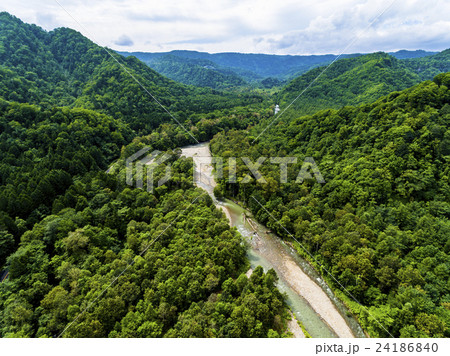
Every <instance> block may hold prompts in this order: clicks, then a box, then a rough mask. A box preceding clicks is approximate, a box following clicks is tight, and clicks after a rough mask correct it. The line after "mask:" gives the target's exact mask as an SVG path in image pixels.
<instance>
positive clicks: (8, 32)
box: [0, 12, 261, 132]
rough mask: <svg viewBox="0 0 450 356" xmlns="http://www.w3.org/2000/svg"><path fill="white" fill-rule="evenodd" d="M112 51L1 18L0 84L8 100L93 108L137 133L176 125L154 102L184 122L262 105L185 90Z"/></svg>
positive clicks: (74, 35)
mask: <svg viewBox="0 0 450 356" xmlns="http://www.w3.org/2000/svg"><path fill="white" fill-rule="evenodd" d="M109 51H110V53H111V54H112V56H113V57H114V58H112V57H111V56H110V55H109V54H108V53H107V52H106V51H105V50H104V49H103V48H101V47H99V46H97V45H95V44H94V43H93V42H91V41H90V40H89V39H87V38H85V37H84V36H82V35H81V34H80V33H78V32H76V31H74V30H71V29H67V28H60V29H56V30H54V31H51V32H46V31H44V30H43V29H41V28H39V27H37V26H35V25H28V24H24V23H23V22H22V21H21V20H19V19H17V18H16V17H14V16H12V15H9V14H8V13H5V12H3V13H0V63H1V66H0V80H1V81H2V91H3V93H4V94H5V99H7V100H12V101H18V102H22V103H35V104H37V103H39V104H40V105H44V104H46V105H64V106H72V107H82V108H87V109H92V110H96V111H99V112H103V113H105V114H108V115H112V116H115V117H118V118H121V119H123V120H124V121H125V122H127V123H129V124H130V125H131V127H132V128H133V129H135V130H137V131H139V132H148V131H149V130H151V129H153V128H156V127H158V126H159V125H160V124H161V123H163V122H174V120H173V118H172V117H171V116H170V115H169V114H168V113H167V112H166V111H165V110H164V109H162V108H161V106H160V105H159V104H158V103H157V102H156V101H155V100H154V98H156V99H157V100H158V101H159V102H160V103H161V104H162V105H164V106H165V107H166V108H167V109H168V110H169V111H170V112H172V113H173V114H174V115H175V116H177V117H178V118H176V119H177V120H178V121H182V122H184V121H185V120H186V119H188V118H189V116H190V115H191V114H193V113H200V112H210V111H214V110H216V109H224V108H231V107H235V106H239V105H246V104H249V103H254V102H258V101H261V98H257V97H256V96H255V95H254V94H251V95H244V94H239V95H232V94H227V95H223V94H222V93H219V92H216V91H213V90H212V89H209V88H194V87H190V86H186V85H182V84H179V83H176V82H174V81H172V80H170V79H168V78H166V77H164V76H162V75H160V74H159V73H157V72H155V71H154V70H152V69H150V68H149V67H148V66H146V65H145V64H144V63H142V62H140V61H139V60H137V59H136V58H132V57H131V58H123V57H122V56H119V55H117V54H115V52H114V51H111V50H109ZM119 63H120V64H119ZM122 66H124V67H126V68H127V70H128V72H129V73H131V74H132V75H133V76H134V78H132V77H131V76H130V75H129V73H126V72H125V71H124V69H123V67H122ZM135 79H137V80H138V81H139V82H140V84H139V83H137V82H136V80H135ZM141 85H142V86H141ZM144 88H145V89H144ZM146 91H148V93H147V92H146ZM149 93H150V94H151V95H152V96H153V97H154V98H152V97H151V96H150V95H149Z"/></svg>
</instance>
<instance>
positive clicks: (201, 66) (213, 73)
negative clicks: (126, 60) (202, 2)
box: [151, 55, 247, 89]
mask: <svg viewBox="0 0 450 356" xmlns="http://www.w3.org/2000/svg"><path fill="white" fill-rule="evenodd" d="M151 67H152V68H153V69H154V70H156V71H157V72H158V73H160V74H162V75H164V76H166V77H168V78H170V79H173V80H175V81H176V82H179V83H183V84H188V85H195V86H197V87H209V88H213V89H232V88H236V87H239V86H244V85H246V84H247V83H246V82H245V81H244V80H243V79H242V78H241V77H240V76H238V75H237V74H236V73H234V72H233V71H232V70H229V69H222V68H220V67H218V66H217V65H216V64H215V63H214V62H211V61H208V60H203V59H188V58H182V57H177V56H173V55H167V56H164V57H161V58H159V59H158V60H156V61H155V62H153V63H152V66H151Z"/></svg>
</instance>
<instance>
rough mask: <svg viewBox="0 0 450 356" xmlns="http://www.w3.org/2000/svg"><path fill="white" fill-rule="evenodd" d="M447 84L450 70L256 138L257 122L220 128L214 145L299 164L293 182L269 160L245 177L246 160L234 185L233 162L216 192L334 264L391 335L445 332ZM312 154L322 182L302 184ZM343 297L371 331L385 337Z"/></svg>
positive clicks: (219, 151) (225, 152)
mask: <svg viewBox="0 0 450 356" xmlns="http://www.w3.org/2000/svg"><path fill="white" fill-rule="evenodd" d="M449 87H450V74H440V75H438V76H437V77H436V78H435V79H434V81H428V82H424V83H422V84H419V85H417V86H414V87H412V88H410V89H407V90H404V91H401V92H394V93H391V94H389V95H388V96H385V97H383V98H381V99H379V100H377V101H375V102H374V103H372V104H365V105H362V106H359V107H350V106H346V107H343V108H341V109H338V110H331V109H328V110H323V111H319V112H318V113H316V114H314V115H312V116H302V117H299V118H297V119H295V120H292V121H290V122H289V123H288V124H287V125H281V124H280V125H278V126H275V127H273V128H272V129H271V130H269V131H268V132H267V133H265V134H264V135H262V136H261V137H260V138H259V140H258V141H257V143H253V141H254V139H255V137H256V134H257V133H258V132H260V131H261V130H260V128H259V127H258V125H256V126H255V127H254V128H252V130H250V133H249V134H247V133H245V132H243V131H238V130H235V131H230V132H228V133H219V134H217V135H216V136H215V137H214V139H213V140H212V141H211V149H212V152H213V154H215V155H217V156H221V157H225V158H226V157H249V158H250V160H251V161H252V162H254V161H256V159H257V158H258V157H279V156H282V157H298V163H297V164H292V165H290V166H289V170H288V182H287V183H286V184H280V183H279V182H280V171H279V168H278V166H277V165H264V166H262V167H261V174H262V175H263V176H264V179H265V180H266V181H267V183H265V184H263V183H261V182H260V181H256V180H255V179H254V178H252V180H251V182H250V183H247V182H246V181H245V180H244V177H245V176H247V175H248V174H250V171H249V169H248V168H247V167H246V166H245V165H244V164H243V163H242V161H241V160H238V161H237V162H238V165H237V184H236V183H230V182H229V178H228V176H229V175H228V171H229V169H231V168H229V167H227V168H225V170H224V174H223V178H222V180H221V182H220V184H219V185H218V186H217V187H216V189H215V194H216V196H218V197H223V196H226V197H230V198H233V199H236V200H238V201H241V202H243V203H245V204H246V206H247V207H248V208H249V209H250V210H251V211H252V213H253V214H254V215H255V216H256V217H257V218H258V220H259V221H261V222H262V223H264V224H265V225H266V226H267V227H268V228H269V229H271V230H273V231H275V232H276V233H277V234H278V235H279V236H283V237H284V238H286V240H287V241H289V242H290V243H292V244H293V245H294V246H295V247H296V248H297V249H298V251H299V253H301V254H303V255H305V251H303V250H302V248H301V246H300V244H299V243H301V244H302V245H303V246H305V247H306V249H307V250H308V251H310V252H311V253H312V254H314V256H315V258H316V259H317V260H318V261H319V262H320V266H319V265H318V266H316V267H317V268H319V269H321V266H322V265H323V266H324V267H325V268H326V269H328V270H330V271H331V272H332V274H333V275H334V276H335V277H336V278H337V279H338V280H339V281H340V283H342V284H343V285H344V286H345V288H346V290H348V291H349V292H350V293H351V294H352V296H354V297H355V298H356V299H357V300H358V301H360V302H361V303H362V304H363V305H365V306H368V307H369V311H370V314H372V315H374V316H376V318H377V319H378V320H379V321H380V322H381V323H382V324H383V325H384V326H386V327H387V329H388V330H389V331H390V333H391V334H393V335H394V336H395V337H444V336H445V337H448V336H449V335H450V328H449V326H450V312H449V302H450V299H449V298H450V294H449V291H450V290H449V287H450V285H449V272H450V270H449V268H450V260H449V253H450V239H449V238H450V223H449V218H450V206H449V201H450V185H449V175H450V170H449V167H450V165H449V163H450V130H449V127H450V91H449ZM305 157H313V158H314V160H315V162H316V163H317V164H318V166H319V170H320V172H321V174H322V175H323V177H324V179H325V181H326V184H323V185H322V184H318V183H317V182H316V180H315V179H305V180H304V181H303V182H298V181H296V177H297V175H298V172H300V169H301V164H302V162H303V160H304V158H305ZM225 162H227V160H225ZM311 178H313V177H311ZM291 234H292V236H293V237H295V238H296V239H297V240H298V241H295V240H294V239H293V238H292V236H291ZM325 277H327V276H326V275H325ZM328 277H329V276H328ZM329 282H330V283H332V284H335V287H336V288H337V289H339V286H338V285H336V281H333V280H332V279H330V280H329ZM343 294H345V293H343ZM343 297H344V298H345V299H346V300H347V302H348V304H349V305H350V306H351V309H352V311H353V312H354V313H356V314H358V319H359V321H360V322H361V324H362V326H363V327H364V329H365V330H367V331H368V332H369V334H370V335H371V336H373V337H388V336H389V335H387V334H386V332H385V331H384V330H383V329H382V328H380V326H379V324H378V323H377V322H376V321H375V320H374V319H373V318H371V317H369V315H368V313H367V312H366V311H365V310H364V309H363V308H361V306H360V305H358V304H357V303H355V302H354V301H353V300H351V298H350V296H349V295H343Z"/></svg>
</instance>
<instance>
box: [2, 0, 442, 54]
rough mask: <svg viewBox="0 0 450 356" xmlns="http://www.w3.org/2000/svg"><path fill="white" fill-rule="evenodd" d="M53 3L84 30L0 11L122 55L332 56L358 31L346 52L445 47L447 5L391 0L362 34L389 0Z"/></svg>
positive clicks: (33, 12)
mask: <svg viewBox="0 0 450 356" xmlns="http://www.w3.org/2000/svg"><path fill="white" fill-rule="evenodd" d="M58 1H59V3H61V5H62V6H64V8H65V9H66V10H67V11H68V12H69V13H70V14H71V15H72V16H73V17H74V18H75V19H76V20H77V21H78V22H79V23H80V24H82V26H83V27H84V28H85V29H86V31H85V30H84V29H83V27H80V25H79V24H78V23H77V22H76V21H74V20H73V19H72V18H71V17H70V16H69V15H68V14H67V13H66V12H65V11H64V10H63V9H62V8H61V7H60V6H59V5H58V3H57V2H56V1H52V0H48V1H42V0H23V1H15V2H12V1H10V2H8V3H7V4H5V3H1V4H0V10H4V11H8V12H10V13H12V14H13V15H15V16H17V17H19V18H21V19H22V20H24V21H25V22H30V23H36V24H38V25H40V26H42V27H44V28H45V29H47V30H51V29H52V28H54V27H60V26H66V27H71V28H74V29H76V30H78V31H80V32H82V33H83V34H84V35H86V36H87V37H89V38H91V39H92V40H94V41H96V42H97V43H99V44H101V45H107V46H110V47H112V48H118V46H123V45H127V46H128V47H127V50H140V51H169V50H173V49H194V50H204V51H209V52H223V51H239V52H258V53H277V54H313V53H316V54H317V53H339V52H340V51H342V50H343V49H344V48H345V47H346V46H347V45H348V44H349V43H350V42H351V41H352V40H353V39H354V38H355V37H356V36H357V34H359V37H358V40H357V41H355V43H354V44H353V45H352V47H350V48H348V50H347V51H346V52H373V51H378V50H384V51H392V50H397V49H403V48H405V49H419V48H420V49H427V50H442V49H446V48H448V47H450V18H448V16H447V14H449V13H450V2H449V1H446V0H427V1H422V0H421V1H419V0H401V1H400V0H398V1H396V2H395V3H394V5H393V6H392V7H391V8H389V10H388V11H387V12H386V13H384V14H383V16H382V17H380V19H379V20H378V21H376V22H375V23H374V25H373V26H372V27H370V28H369V29H367V30H365V29H366V27H367V25H368V24H369V23H370V22H371V21H372V20H373V19H374V18H376V17H377V16H378V15H379V14H380V13H381V12H382V11H383V9H385V8H386V7H387V6H388V5H389V4H390V3H391V2H392V0H303V1H299V0H278V1H273V0H239V1H236V0H214V1H211V0H185V1H179V0H177V1H176V0H166V1H164V2H162V1H156V0H151V1H145V2H144V1H140V0H99V1H91V0H58ZM124 34H126V37H127V38H125V37H124V36H125V35H124ZM118 39H119V40H118ZM131 39H132V40H131ZM125 40H128V41H125Z"/></svg>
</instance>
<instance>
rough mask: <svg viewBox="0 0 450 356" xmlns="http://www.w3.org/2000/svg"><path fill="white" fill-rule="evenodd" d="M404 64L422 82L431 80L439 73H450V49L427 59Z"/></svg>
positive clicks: (409, 61)
mask: <svg viewBox="0 0 450 356" xmlns="http://www.w3.org/2000/svg"><path fill="white" fill-rule="evenodd" d="M404 64H405V66H406V67H407V68H408V69H410V70H411V71H413V72H414V73H417V74H418V75H419V77H420V78H421V79H422V80H427V79H428V80H429V79H431V78H433V77H434V76H436V75H438V74H439V73H446V72H449V71H450V49H447V50H445V51H442V52H440V53H437V54H435V55H433V56H427V57H425V58H414V59H409V60H405V61H404Z"/></svg>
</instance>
